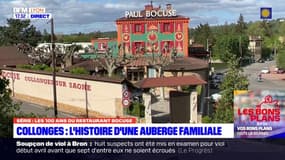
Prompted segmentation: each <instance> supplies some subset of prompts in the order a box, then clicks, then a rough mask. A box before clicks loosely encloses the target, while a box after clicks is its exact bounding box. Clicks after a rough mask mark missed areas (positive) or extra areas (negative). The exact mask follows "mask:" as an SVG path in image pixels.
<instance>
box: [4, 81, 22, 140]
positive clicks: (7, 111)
mask: <svg viewBox="0 0 285 160" xmlns="http://www.w3.org/2000/svg"><path fill="white" fill-rule="evenodd" d="M8 85H9V80H8V79H5V78H1V77H0V137H12V133H13V117H14V116H15V115H16V111H18V110H19V109H20V106H19V104H16V103H14V102H13V100H12V99H11V97H10V95H11V90H10V89H8V88H7V87H8Z"/></svg>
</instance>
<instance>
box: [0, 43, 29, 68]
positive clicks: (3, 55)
mask: <svg viewBox="0 0 285 160" xmlns="http://www.w3.org/2000/svg"><path fill="white" fill-rule="evenodd" d="M19 64H29V58H28V56H27V55H25V54H21V53H18V49H17V47H16V46H6V47H0V66H1V67H2V66H3V65H6V66H16V65H19Z"/></svg>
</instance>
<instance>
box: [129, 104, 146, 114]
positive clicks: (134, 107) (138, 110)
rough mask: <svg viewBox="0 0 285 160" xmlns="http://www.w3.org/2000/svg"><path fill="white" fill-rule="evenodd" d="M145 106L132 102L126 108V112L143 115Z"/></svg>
mask: <svg viewBox="0 0 285 160" xmlns="http://www.w3.org/2000/svg"><path fill="white" fill-rule="evenodd" d="M144 110H145V106H144V105H143V104H141V103H138V102H133V103H132V104H131V105H130V106H129V108H128V114H129V115H132V116H136V117H140V118H142V117H144Z"/></svg>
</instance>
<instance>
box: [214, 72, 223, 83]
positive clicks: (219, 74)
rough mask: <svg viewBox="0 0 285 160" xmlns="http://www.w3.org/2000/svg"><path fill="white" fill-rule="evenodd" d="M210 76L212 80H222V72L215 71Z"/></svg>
mask: <svg viewBox="0 0 285 160" xmlns="http://www.w3.org/2000/svg"><path fill="white" fill-rule="evenodd" d="M212 78H213V80H214V81H218V82H222V81H223V79H224V73H215V74H214V75H213V77H212Z"/></svg>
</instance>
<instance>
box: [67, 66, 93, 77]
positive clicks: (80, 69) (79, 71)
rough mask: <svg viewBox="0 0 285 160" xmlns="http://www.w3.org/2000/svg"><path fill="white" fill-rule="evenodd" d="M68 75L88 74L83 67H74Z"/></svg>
mask: <svg viewBox="0 0 285 160" xmlns="http://www.w3.org/2000/svg"><path fill="white" fill-rule="evenodd" d="M70 73H71V74H77V75H78V74H84V75H88V74H89V72H88V71H87V70H86V69H85V68H83V67H75V68H72V69H71V70H70Z"/></svg>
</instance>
